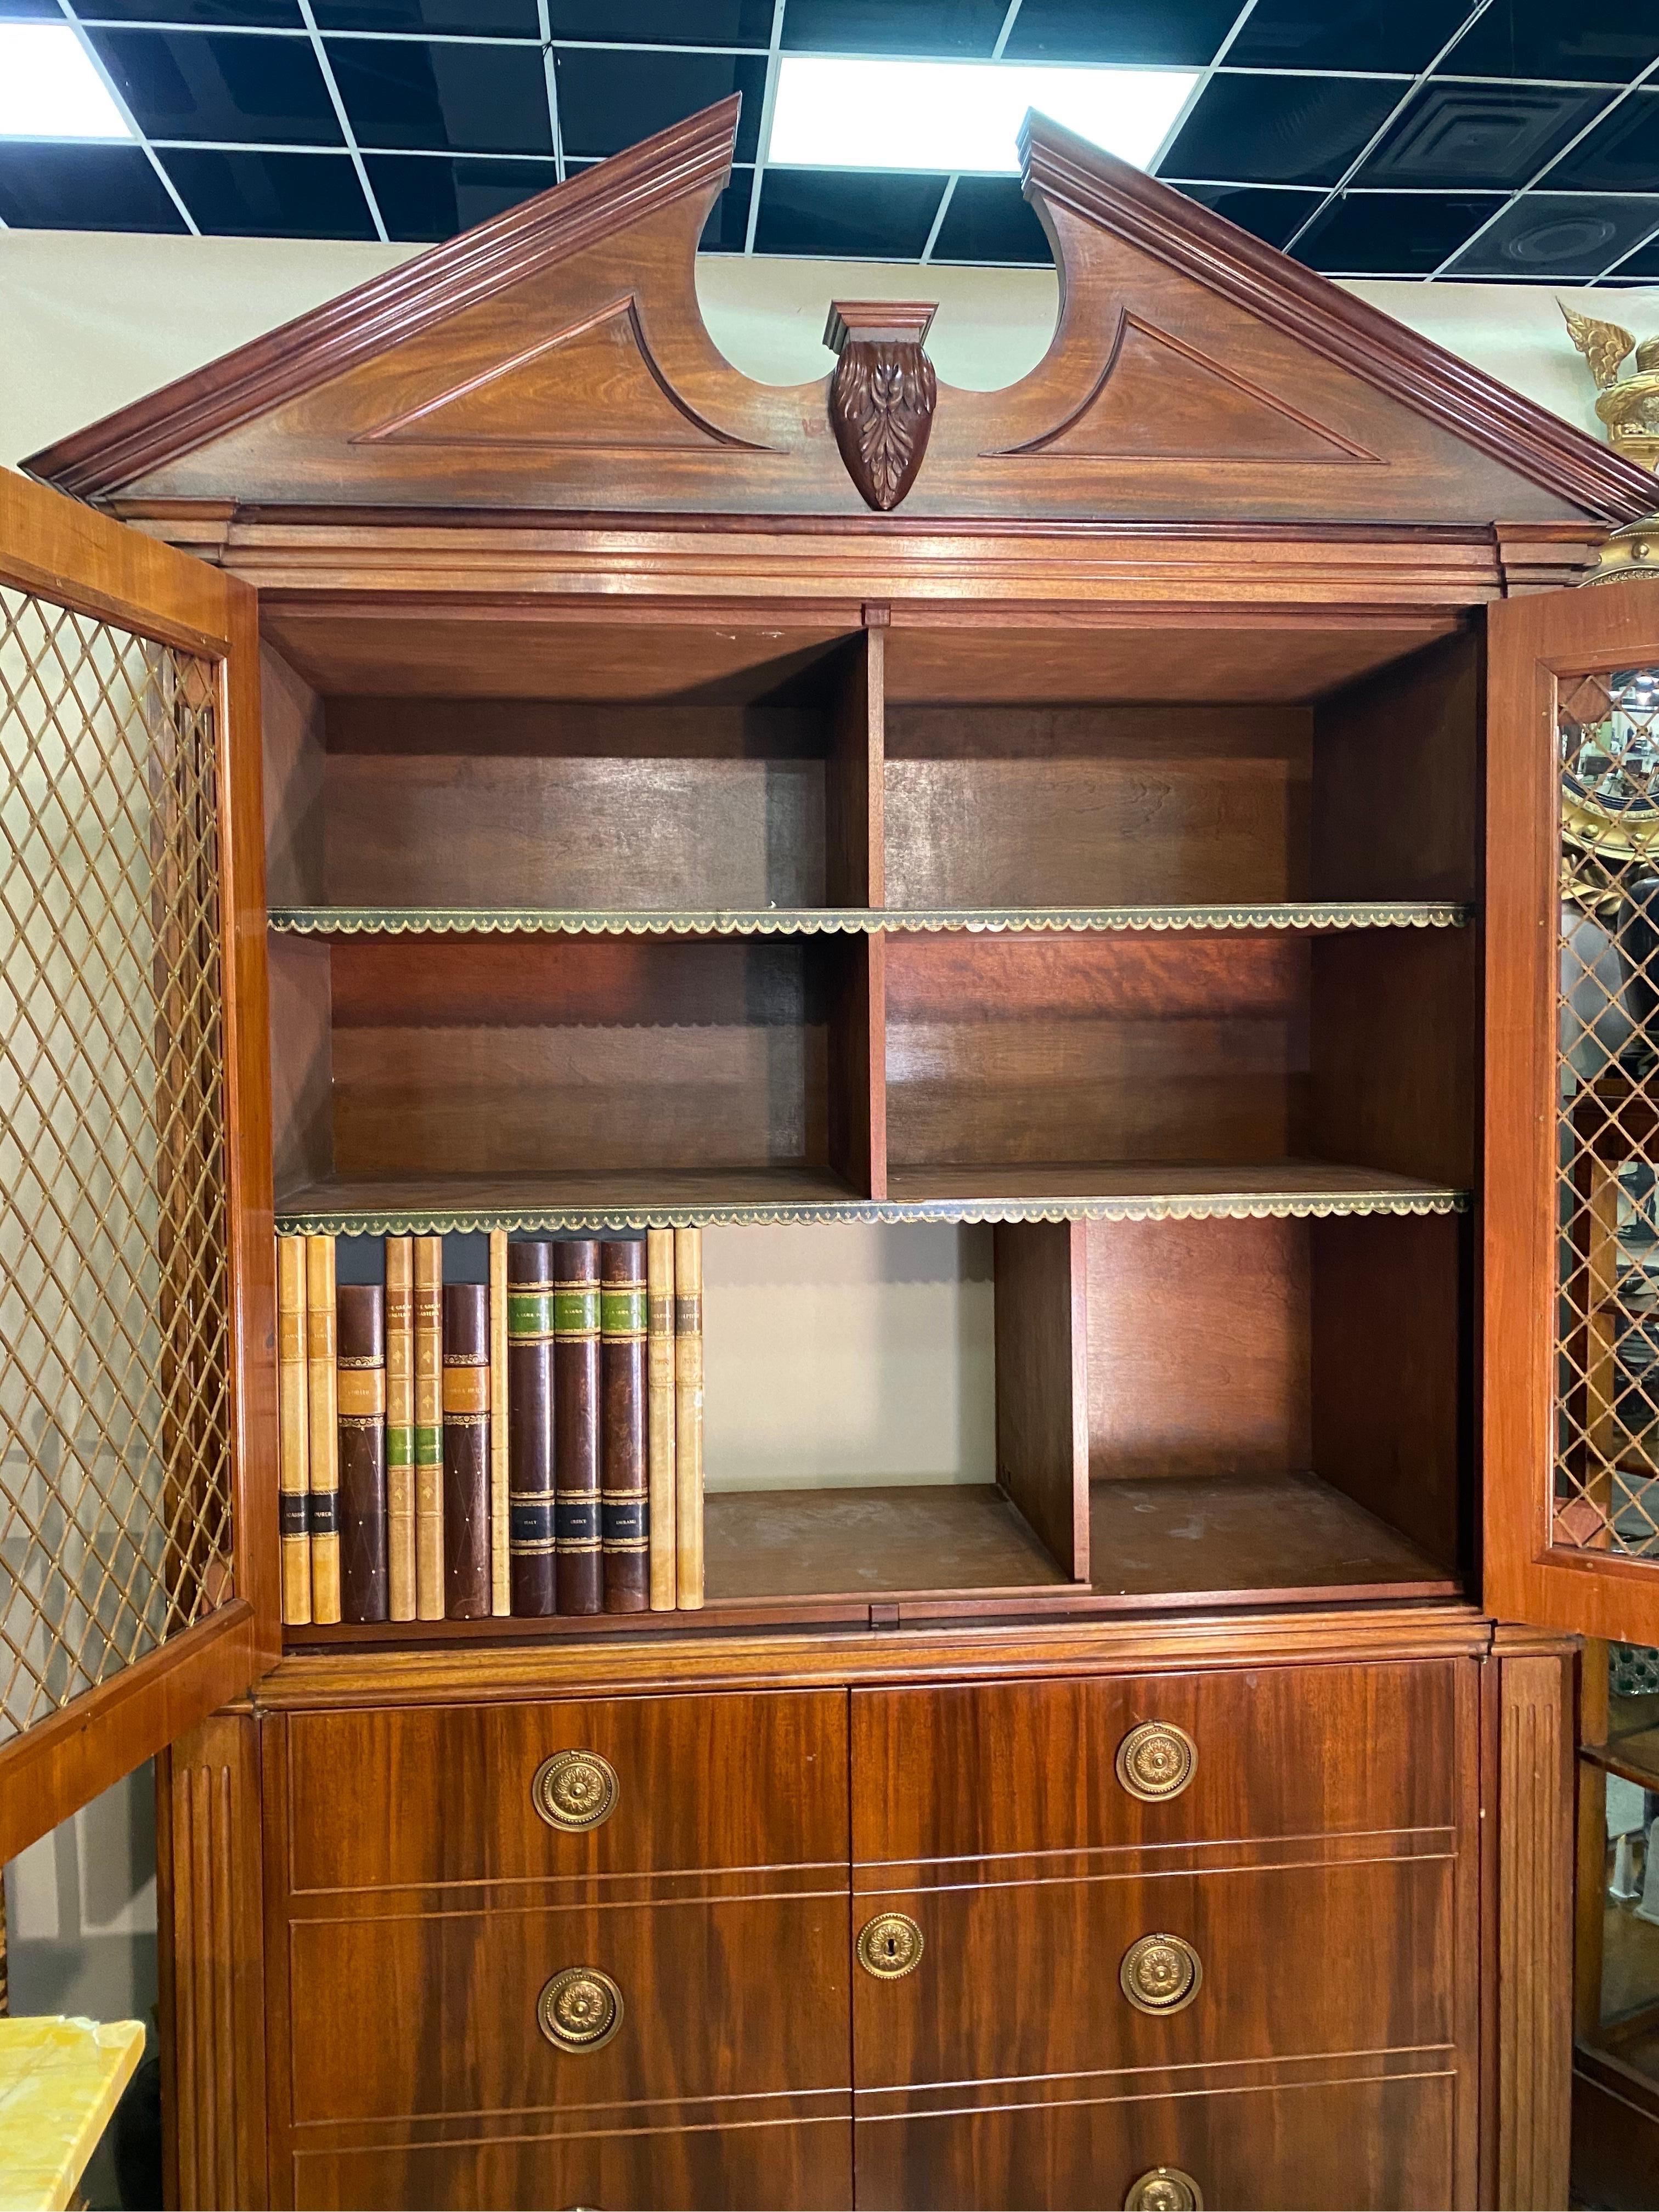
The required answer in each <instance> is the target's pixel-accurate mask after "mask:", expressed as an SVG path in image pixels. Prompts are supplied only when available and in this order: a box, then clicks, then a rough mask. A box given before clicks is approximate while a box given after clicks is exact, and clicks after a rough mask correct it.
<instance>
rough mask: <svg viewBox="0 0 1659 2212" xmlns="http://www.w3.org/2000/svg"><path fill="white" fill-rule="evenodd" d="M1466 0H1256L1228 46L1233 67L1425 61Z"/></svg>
mask: <svg viewBox="0 0 1659 2212" xmlns="http://www.w3.org/2000/svg"><path fill="white" fill-rule="evenodd" d="M1469 8H1470V0H1346V4H1345V0H1337V4H1336V5H1333V4H1332V0H1256V3H1255V7H1254V9H1252V10H1251V11H1250V14H1249V15H1248V16H1247V17H1246V19H1245V22H1244V27H1243V30H1242V31H1240V33H1239V34H1238V36H1237V38H1236V39H1235V40H1233V43H1232V45H1231V46H1229V47H1228V49H1227V63H1228V66H1229V67H1230V68H1238V69H1297V70H1405V71H1406V72H1407V74H1408V75H1410V76H1415V75H1416V73H1417V71H1418V70H1422V69H1426V68H1427V67H1428V65H1429V64H1430V63H1431V61H1432V60H1433V59H1434V58H1435V56H1436V55H1437V53H1438V52H1439V51H1440V49H1441V47H1442V46H1444V45H1445V43H1446V41H1447V40H1448V39H1449V38H1450V37H1451V35H1452V33H1453V32H1454V31H1455V30H1456V28H1457V27H1458V25H1459V24H1460V23H1462V22H1465V21H1468V14H1469Z"/></svg>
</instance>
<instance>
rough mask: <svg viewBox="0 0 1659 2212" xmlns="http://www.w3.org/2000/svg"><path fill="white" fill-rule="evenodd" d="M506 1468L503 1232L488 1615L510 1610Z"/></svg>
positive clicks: (500, 1239)
mask: <svg viewBox="0 0 1659 2212" xmlns="http://www.w3.org/2000/svg"><path fill="white" fill-rule="evenodd" d="M510 1492H511V1483H510V1480H509V1478H508V1474H507V1231H506V1230H505V1229H492V1230H491V1231H490V1232H489V1610H490V1612H491V1613H511V1612H512V1610H513V1574H512V1560H511V1553H510V1547H509V1544H508V1504H507V1501H508V1498H509V1495H510Z"/></svg>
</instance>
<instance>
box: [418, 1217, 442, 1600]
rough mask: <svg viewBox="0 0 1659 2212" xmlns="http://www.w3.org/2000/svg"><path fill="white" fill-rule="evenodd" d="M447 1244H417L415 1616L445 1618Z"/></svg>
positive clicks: (422, 1240) (427, 1240) (421, 1240)
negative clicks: (444, 1390) (445, 1312)
mask: <svg viewBox="0 0 1659 2212" xmlns="http://www.w3.org/2000/svg"><path fill="white" fill-rule="evenodd" d="M443 1280H444V1240H443V1238H442V1237H416V1239H415V1612H416V1619H417V1620H442V1619H443V1617H444V1431H443V1369H444V1317H443Z"/></svg>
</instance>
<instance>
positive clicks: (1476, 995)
mask: <svg viewBox="0 0 1659 2212" xmlns="http://www.w3.org/2000/svg"><path fill="white" fill-rule="evenodd" d="M1309 951H1310V962H1311V973H1312V984H1311V992H1310V1022H1309V1042H1310V1052H1309V1068H1310V1080H1309V1085H1308V1116H1307V1124H1306V1126H1307V1128H1308V1131H1309V1142H1310V1146H1311V1148H1312V1149H1313V1150H1314V1151H1316V1152H1319V1153H1321V1154H1322V1155H1324V1156H1325V1157H1326V1158H1331V1159H1339V1160H1354V1161H1362V1162H1364V1163H1366V1164H1369V1165H1370V1166H1373V1167H1386V1168H1389V1169H1391V1170H1393V1171H1394V1172H1395V1174H1397V1175H1419V1176H1427V1177H1430V1178H1431V1179H1432V1180H1433V1181H1436V1182H1449V1183H1451V1184H1453V1185H1454V1186H1455V1188H1458V1189H1460V1190H1468V1189H1469V1188H1471V1187H1472V1186H1474V1184H1475V1183H1476V1182H1479V1181H1480V1104H1481V1047H1480V963H1481V959H1482V955H1483V947H1482V944H1481V932H1480V929H1478V928H1475V929H1402V930H1375V931H1373V930H1354V931H1346V932H1343V933H1341V934H1340V941H1338V940H1337V939H1335V938H1333V939H1331V940H1330V941H1328V942H1320V943H1316V944H1313V945H1310V947H1309Z"/></svg>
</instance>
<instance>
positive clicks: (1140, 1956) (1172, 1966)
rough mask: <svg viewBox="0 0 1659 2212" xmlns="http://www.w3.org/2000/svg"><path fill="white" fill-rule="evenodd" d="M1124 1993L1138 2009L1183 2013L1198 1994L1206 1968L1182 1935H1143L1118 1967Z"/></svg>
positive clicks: (1126, 1953) (1127, 1952)
mask: <svg viewBox="0 0 1659 2212" xmlns="http://www.w3.org/2000/svg"><path fill="white" fill-rule="evenodd" d="M1117 1978H1118V1982H1119V1984H1120V1986H1121V1989H1122V1991H1123V1994H1124V1996H1126V1997H1127V1998H1128V2000H1129V2002H1130V2003H1131V2004H1132V2005H1133V2007H1134V2008H1135V2010H1136V2011H1137V2012H1150V2013H1170V2012H1182V2011H1184V2010H1185V2009H1186V2008H1187V2007H1188V2005H1189V2004H1190V2003H1191V2002H1192V2001H1193V1999H1194V1997H1195V1996H1197V1995H1198V1992H1199V1989H1200V1984H1202V1982H1203V1979H1204V1967H1203V1964H1202V1961H1201V1960H1200V1958H1199V1955H1198V1954H1197V1952H1196V1951H1194V1948H1193V1947H1192V1945H1191V1944H1190V1943H1189V1942H1187V1940H1186V1938H1185V1937H1184V1936H1137V1937H1136V1939H1135V1941H1134V1942H1133V1943H1131V1944H1130V1946H1129V1948H1128V1949H1127V1951H1126V1952H1125V1953H1124V1954H1123V1963H1122V1965H1121V1966H1119V1968H1118V1970H1117Z"/></svg>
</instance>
